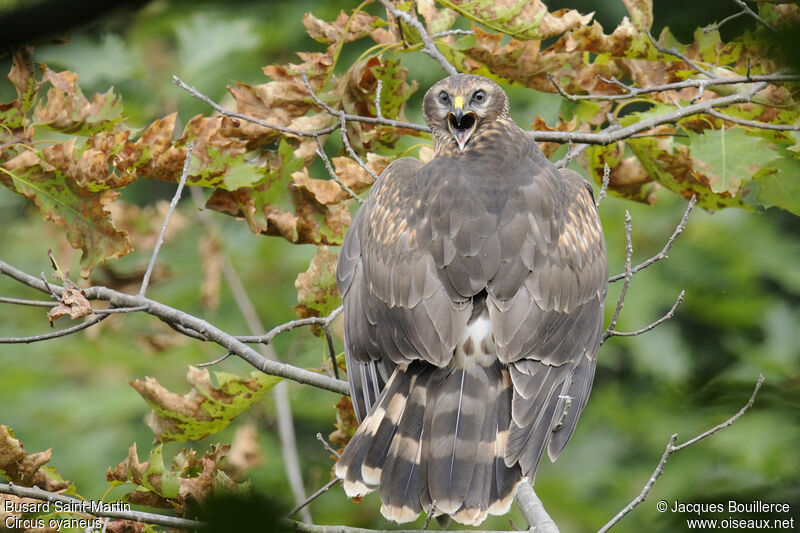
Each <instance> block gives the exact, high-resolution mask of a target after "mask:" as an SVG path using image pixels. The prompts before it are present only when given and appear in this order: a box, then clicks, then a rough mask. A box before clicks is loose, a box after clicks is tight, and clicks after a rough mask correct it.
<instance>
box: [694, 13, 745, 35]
mask: <svg viewBox="0 0 800 533" xmlns="http://www.w3.org/2000/svg"><path fill="white" fill-rule="evenodd" d="M746 14H747V12H745V11H738V12H736V13H734V14H733V15H729V16H727V17H725V18H724V19H722V20H720V21H719V22H717V23H716V24H712V25H711V26H707V27H705V28H703V33H711V32H712V31H717V30H718V29H720V28H721V27H722V26H723V25H724V24H727V23H728V22H730V21H732V20H734V19H737V18H739V17H741V16H742V15H746Z"/></svg>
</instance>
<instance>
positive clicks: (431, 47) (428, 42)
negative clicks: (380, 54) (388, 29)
mask: <svg viewBox="0 0 800 533" xmlns="http://www.w3.org/2000/svg"><path fill="white" fill-rule="evenodd" d="M378 1H379V2H380V3H381V4H383V7H385V8H386V10H387V11H389V12H390V13H391V14H392V15H393V16H394V17H395V18H398V19H400V20H402V21H403V22H405V23H406V24H408V25H409V26H413V27H414V29H416V30H417V31H418V32H419V36H420V38H421V39H422V43H423V46H424V47H423V49H422V51H423V52H425V53H426V54H428V55H429V56H431V57H432V58H433V59H435V60H436V61H438V62H439V64H440V65H441V66H442V68H443V69H444V71H445V72H447V75H448V76H453V75H455V74H458V71H457V70H456V68H455V67H454V66H453V65H451V64H450V62H449V61H448V60H447V58H446V57H444V55H442V53H441V52H440V51H439V49H438V48H436V43H435V42H434V41H433V38H432V37H431V36H430V34H429V33H428V30H426V29H425V26H423V25H422V23H421V22H420V21H419V19H418V18H417V17H412V16H411V15H409V14H408V13H406V12H405V11H400V10H399V9H395V7H394V6H393V5H392V4H391V2H389V0H378Z"/></svg>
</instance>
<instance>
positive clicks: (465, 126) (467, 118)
mask: <svg viewBox="0 0 800 533" xmlns="http://www.w3.org/2000/svg"><path fill="white" fill-rule="evenodd" d="M477 124H478V117H477V115H475V113H473V112H472V111H468V112H466V113H464V99H463V98H462V97H456V99H455V102H454V106H453V111H451V112H450V113H449V114H448V115H447V127H448V128H449V129H450V133H451V134H452V135H453V138H454V139H455V140H456V143H457V144H458V149H459V150H461V151H462V152H463V151H464V146H466V145H467V141H469V138H470V137H471V136H472V132H474V131H475V126H477Z"/></svg>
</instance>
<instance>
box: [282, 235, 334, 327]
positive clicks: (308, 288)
mask: <svg viewBox="0 0 800 533" xmlns="http://www.w3.org/2000/svg"><path fill="white" fill-rule="evenodd" d="M336 260H337V256H336V254H333V253H331V252H330V250H329V249H328V247H327V246H318V247H317V255H315V256H314V258H313V259H312V260H311V263H310V264H309V265H308V269H307V270H306V271H305V272H302V273H300V274H299V275H298V276H297V279H296V280H295V282H294V286H295V288H296V289H297V305H296V306H294V311H295V313H297V316H299V317H300V318H307V317H311V316H327V315H329V314H330V312H331V311H333V310H334V309H336V308H337V307H338V306H339V304H340V303H341V300H342V298H341V296H339V288H338V287H337V286H336Z"/></svg>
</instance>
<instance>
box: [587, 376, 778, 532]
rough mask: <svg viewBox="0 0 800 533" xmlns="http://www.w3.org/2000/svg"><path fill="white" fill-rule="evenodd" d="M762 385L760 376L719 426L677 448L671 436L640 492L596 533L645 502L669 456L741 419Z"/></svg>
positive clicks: (762, 377) (608, 527) (675, 439)
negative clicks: (743, 398) (748, 395)
mask: <svg viewBox="0 0 800 533" xmlns="http://www.w3.org/2000/svg"><path fill="white" fill-rule="evenodd" d="M763 383H764V375H763V374H762V375H760V376H759V377H758V381H757V382H756V386H755V388H754V389H753V393H752V394H751V395H750V399H749V400H747V403H746V404H744V406H743V407H742V408H741V409H739V411H737V412H736V414H734V415H733V416H732V417H730V418H728V419H727V420H726V421H724V422H722V423H721V424H718V425H716V426H714V427H713V428H711V429H709V430H708V431H705V432H703V433H701V434H700V435H697V436H696V437H694V438H691V439H689V440H687V441H686V442H684V443H683V444H679V445H677V446H676V445H675V443H676V442H677V441H678V434H677V433H675V434H674V435H672V437H670V439H669V442H668V443H667V447H666V449H665V450H664V453H663V455H662V456H661V460H660V461H659V462H658V465H657V466H656V469H655V470H654V471H653V473H652V475H651V476H650V479H648V480H647V483H645V485H644V488H643V489H642V491H641V492H640V493H639V494H638V495H637V496H636V497H635V498H634V499H633V500H632V501H631V502H630V503H629V504H628V505H626V506H625V507H624V508H623V509H622V510H621V511H620V512H619V513H617V514H616V515H615V516H614V518H612V519H611V520H609V521H608V523H606V524H605V525H604V526H603V527H601V528H600V530H599V531H598V533H605V532H606V531H608V530H609V529H611V528H612V527H613V526H614V525H615V524H616V523H617V522H619V521H620V520H622V518H624V517H625V515H627V514H628V513H630V512H631V511H632V510H633V509H634V508H635V507H636V506H637V505H639V504H640V503H642V502H643V501H644V500H645V498H647V495H648V493H649V492H650V489H652V488H653V485H655V482H656V480H657V479H658V478H659V477H660V476H661V474H663V473H664V466H665V465H666V464H667V461H668V460H669V458H670V456H671V455H672V454H673V453H675V452H678V451H680V450H683V449H684V448H688V447H689V446H691V445H693V444H696V443H698V442H700V441H701V440H703V439H705V438H707V437H709V436H711V435H713V434H714V433H716V432H717V431H719V430H721V429H724V428H726V427H728V426H730V425H731V424H733V423H734V422H736V420H738V419H739V417H741V416H742V415H743V414H744V413H745V412H746V411H747V410H748V409H750V407H752V405H753V402H755V400H756V396H757V395H758V391H759V390H761V385H762V384H763Z"/></svg>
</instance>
